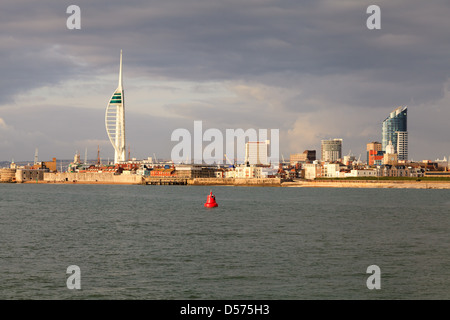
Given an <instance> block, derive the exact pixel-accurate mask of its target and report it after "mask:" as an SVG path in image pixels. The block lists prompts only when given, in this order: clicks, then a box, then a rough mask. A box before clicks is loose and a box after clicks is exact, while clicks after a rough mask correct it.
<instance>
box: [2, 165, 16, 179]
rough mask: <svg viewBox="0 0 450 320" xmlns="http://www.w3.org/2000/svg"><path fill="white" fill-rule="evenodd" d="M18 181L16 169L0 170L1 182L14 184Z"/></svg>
mask: <svg viewBox="0 0 450 320" xmlns="http://www.w3.org/2000/svg"><path fill="white" fill-rule="evenodd" d="M15 180H16V169H7V168H5V169H0V182H14V181H15Z"/></svg>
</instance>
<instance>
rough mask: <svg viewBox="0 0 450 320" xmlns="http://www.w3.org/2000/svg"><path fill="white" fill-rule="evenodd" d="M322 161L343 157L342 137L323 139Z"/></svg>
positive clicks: (332, 160)
mask: <svg viewBox="0 0 450 320" xmlns="http://www.w3.org/2000/svg"><path fill="white" fill-rule="evenodd" d="M321 153H322V158H321V160H322V161H328V162H334V161H339V160H340V159H341V158H342V139H332V140H322V144H321Z"/></svg>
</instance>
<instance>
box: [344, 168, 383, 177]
mask: <svg viewBox="0 0 450 320" xmlns="http://www.w3.org/2000/svg"><path fill="white" fill-rule="evenodd" d="M345 176H346V177H376V176H377V169H361V170H351V171H350V172H347V173H346V174H345Z"/></svg>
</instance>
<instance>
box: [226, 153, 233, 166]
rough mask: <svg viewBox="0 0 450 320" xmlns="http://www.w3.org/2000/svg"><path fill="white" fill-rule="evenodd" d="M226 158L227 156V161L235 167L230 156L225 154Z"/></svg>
mask: <svg viewBox="0 0 450 320" xmlns="http://www.w3.org/2000/svg"><path fill="white" fill-rule="evenodd" d="M224 156H225V159H226V160H227V161H228V162H229V163H230V164H231V165H233V162H232V161H231V160H230V159H229V158H228V156H227V154H226V153H225V154H224Z"/></svg>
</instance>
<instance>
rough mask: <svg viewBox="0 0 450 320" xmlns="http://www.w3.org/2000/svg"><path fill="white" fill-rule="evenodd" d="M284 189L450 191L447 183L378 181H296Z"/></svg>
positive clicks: (284, 185) (284, 184)
mask: <svg viewBox="0 0 450 320" xmlns="http://www.w3.org/2000/svg"><path fill="white" fill-rule="evenodd" d="M282 186H283V187H312V188H314V187H318V188H408V189H450V182H446V181H407V180H406V181H382V180H380V181H376V180H342V181H337V180H333V181H324V180H317V181H306V180H302V181H294V182H284V183H283V184H282Z"/></svg>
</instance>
